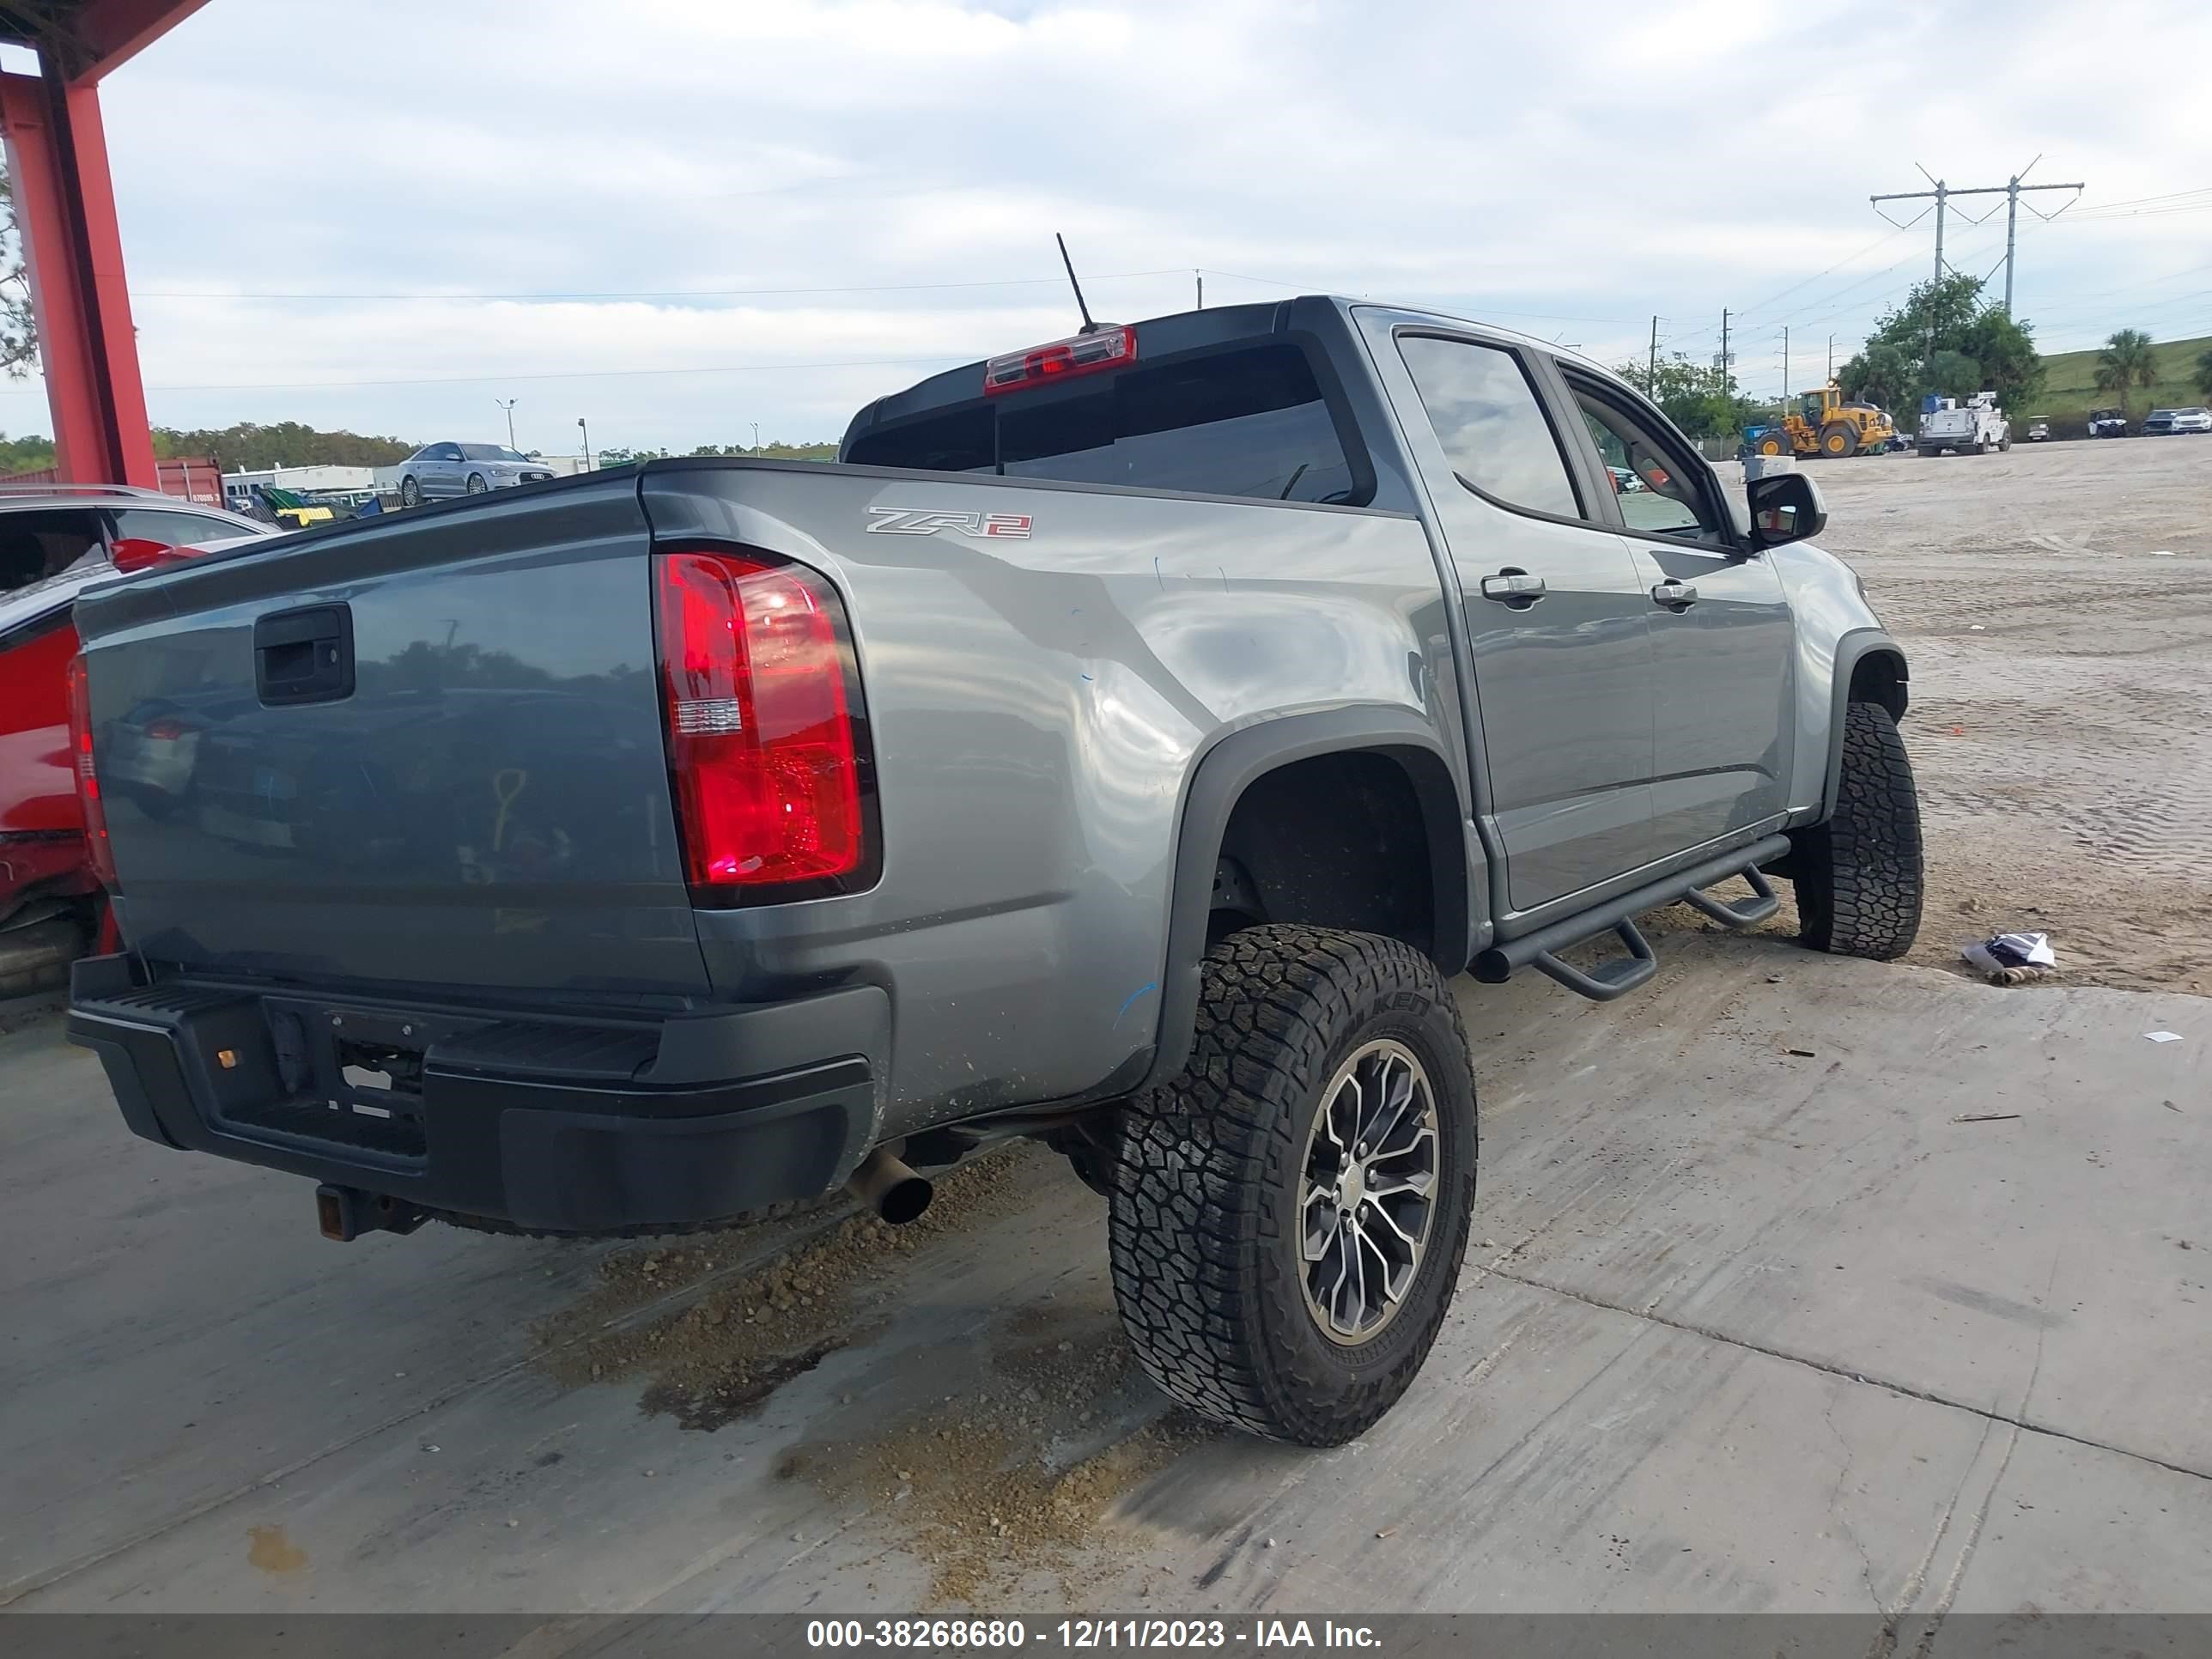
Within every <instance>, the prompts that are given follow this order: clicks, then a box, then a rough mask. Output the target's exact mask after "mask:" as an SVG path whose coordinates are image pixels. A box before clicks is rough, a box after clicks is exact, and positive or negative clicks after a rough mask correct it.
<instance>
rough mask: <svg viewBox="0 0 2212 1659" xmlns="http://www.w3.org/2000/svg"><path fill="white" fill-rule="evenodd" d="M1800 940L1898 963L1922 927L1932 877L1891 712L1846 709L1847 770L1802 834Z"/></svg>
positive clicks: (1795, 863)
mask: <svg viewBox="0 0 2212 1659" xmlns="http://www.w3.org/2000/svg"><path fill="white" fill-rule="evenodd" d="M1790 840H1791V841H1792V842H1794V843H1795V846H1794V848H1792V855H1791V860H1790V865H1791V868H1792V869H1793V870H1794V872H1796V873H1795V875H1794V877H1793V880H1794V883H1795V884H1796V890H1797V920H1798V927H1799V930H1800V931H1799V938H1800V939H1801V940H1802V942H1803V943H1804V944H1806V945H1809V946H1810V947H1811V948H1812V949H1814V950H1815V951H1827V952H1829V953H1830V954H1831V955H1833V956H1839V957H1871V958H1873V959H1874V960H1875V961H1876V962H1892V961H1894V960H1895V959H1896V958H1898V957H1901V956H1903V955H1904V954H1905V952H1906V951H1909V950H1911V948H1912V941H1913V939H1914V937H1915V936H1916V935H1917V933H1919V932H1920V906H1921V901H1922V898H1923V896H1924V894H1925V891H1926V884H1927V874H1926V871H1925V870H1924V868H1923V865H1922V860H1921V849H1920V796H1919V792H1918V791H1917V789H1916V788H1915V787H1914V786H1913V781H1912V759H1911V756H1909V755H1907V754H1906V753H1905V739H1904V738H1902V737H1901V736H1899V733H1898V730H1897V722H1896V721H1895V720H1893V719H1892V718H1891V717H1890V713H1889V710H1887V708H1883V707H1882V706H1881V704H1880V703H1876V702H1852V703H1846V704H1845V705H1844V756H1843V771H1842V775H1841V776H1839V777H1838V780H1837V782H1836V802H1835V808H1834V810H1833V811H1831V812H1830V813H1829V815H1828V819H1827V822H1826V823H1816V824H1813V825H1811V826H1809V827H1808V828H1806V829H1800V830H1797V831H1796V832H1795V833H1794V834H1793V835H1792V836H1790Z"/></svg>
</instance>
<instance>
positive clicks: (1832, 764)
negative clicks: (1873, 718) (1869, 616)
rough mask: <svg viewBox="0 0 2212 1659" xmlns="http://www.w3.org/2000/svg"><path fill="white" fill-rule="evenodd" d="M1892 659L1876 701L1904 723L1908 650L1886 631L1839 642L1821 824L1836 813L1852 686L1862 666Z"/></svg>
mask: <svg viewBox="0 0 2212 1659" xmlns="http://www.w3.org/2000/svg"><path fill="white" fill-rule="evenodd" d="M1876 657H1885V658H1887V659H1890V664H1889V665H1888V666H1887V672H1886V673H1885V674H1884V675H1883V677H1882V684H1883V688H1884V692H1885V695H1883V696H1880V697H1877V698H1875V699H1874V701H1875V702H1880V703H1881V705H1882V706H1883V707H1884V708H1887V709H1888V710H1889V713H1890V716H1891V718H1892V719H1893V720H1903V719H1904V718H1905V687H1906V685H1907V684H1908V681H1909V678H1910V676H1909V675H1908V673H1907V671H1906V666H1905V647H1902V646H1900V645H1899V644H1898V642H1897V641H1895V640H1894V639H1893V638H1892V637H1891V636H1890V635H1889V632H1888V630H1887V629H1881V628H1855V629H1851V630H1850V632H1849V633H1848V634H1845V635H1844V636H1843V637H1842V638H1840V639H1838V641H1836V664H1835V668H1834V670H1833V671H1832V673H1831V674H1830V675H1829V682H1828V769H1827V771H1826V775H1825V777H1824V781H1822V783H1821V785H1820V820H1819V821H1820V823H1826V822H1827V821H1828V815H1829V814H1830V813H1832V812H1833V811H1835V810H1836V789H1837V786H1838V784H1839V783H1840V782H1841V781H1842V778H1843V775H1844V706H1845V705H1846V704H1848V703H1849V702H1850V700H1851V682H1852V681H1853V680H1854V679H1856V678H1857V676H1858V671H1859V667H1860V665H1861V664H1863V663H1864V662H1866V661H1867V660H1868V659H1869V658H1876Z"/></svg>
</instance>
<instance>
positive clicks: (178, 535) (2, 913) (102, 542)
mask: <svg viewBox="0 0 2212 1659" xmlns="http://www.w3.org/2000/svg"><path fill="white" fill-rule="evenodd" d="M273 533H274V532H272V531H271V530H270V528H269V527H268V526H265V525H259V524H256V523H255V522H254V521H253V520H251V519H247V518H243V517H241V516H240V515H239V514H237V513H229V512H226V511H224V510H223V509H222V508H220V507H201V506H197V505H195V504H193V503H191V502H189V501H179V500H177V499H176V498H175V497H173V496H170V495H163V494H161V492H160V491H158V490H153V489H125V488H122V487H120V486H107V485H70V484H4V485H0V927H4V926H6V925H7V924H8V922H9V919H10V918H11V917H18V916H20V915H22V914H23V913H24V912H25V910H26V908H27V907H29V906H32V905H40V906H46V905H54V906H58V907H59V908H62V909H64V911H68V912H73V913H79V919H80V920H88V919H89V911H90V909H91V908H92V905H93V902H94V897H95V896H96V895H97V894H98V892H99V890H100V886H99V883H98V882H97V881H96V880H95V879H94V874H93V870H92V866H91V862H90V860H89V856H88V851H87V848H86V846H85V840H84V815H83V812H82V808H81V807H80V806H79V805H78V802H77V795H76V786H75V783H74V781H73V780H74V772H73V769H72V766H71V763H70V748H69V729H68V728H69V709H68V700H67V687H66V678H65V677H66V670H67V668H68V666H69V663H70V659H71V658H72V657H74V656H75V655H76V651H77V637H76V629H75V628H74V627H73V626H72V618H73V616H74V611H75V606H76V600H77V598H78V596H79V595H80V594H81V593H82V592H84V591H85V590H86V589H87V588H88V587H89V586H92V585H93V584H94V583H95V582H102V581H107V580H112V579H113V578H114V577H116V576H117V575H118V574H132V571H131V567H132V566H133V560H132V559H131V557H130V554H131V552H134V551H135V552H138V553H140V554H141V555H142V559H143V561H146V562H150V560H151V559H152V558H154V557H156V556H158V550H160V549H164V548H174V547H177V546H179V545H193V546H201V547H205V546H214V545H222V544H228V543H231V542H234V541H239V540H241V539H254V538H262V537H265V536H269V535H271V534H273ZM118 554H120V556H121V564H122V566H123V567H124V568H120V569H118ZM142 568H143V565H142Z"/></svg>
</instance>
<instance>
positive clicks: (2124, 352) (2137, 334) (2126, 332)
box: [2096, 328, 2158, 415]
mask: <svg viewBox="0 0 2212 1659" xmlns="http://www.w3.org/2000/svg"><path fill="white" fill-rule="evenodd" d="M2096 379H2097V390H2098V391H2100V392H2112V393H2113V394H2114V395H2116V396H2117V397H2118V398H2119V400H2120V413H2121V414H2123V415H2124V414H2126V413H2127V412H2128V388H2129V387H2130V386H2143V387H2145V388H2148V387H2150V386H2155V385H2156V384H2157V383H2158V356H2157V354H2156V353H2155V352H2154V351H2153V350H2152V349H2151V345H2150V336H2149V335H2148V334H2146V333H2144V332H2143V331H2142V330H2141V329H2139V328H2123V329H2118V330H2116V331H2114V332H2113V334H2112V337H2111V338H2110V339H2108V340H2106V342H2105V349H2103V350H2102V351H2100V352H2099V353H2098V354H2097V376H2096Z"/></svg>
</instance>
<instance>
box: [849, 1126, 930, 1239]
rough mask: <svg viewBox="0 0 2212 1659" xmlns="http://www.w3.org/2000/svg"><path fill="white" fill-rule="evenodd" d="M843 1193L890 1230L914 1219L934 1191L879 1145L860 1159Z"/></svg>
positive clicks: (925, 1207)
mask: <svg viewBox="0 0 2212 1659" xmlns="http://www.w3.org/2000/svg"><path fill="white" fill-rule="evenodd" d="M845 1190H846V1191H847V1192H848V1193H850V1194H852V1195H853V1196H854V1197H855V1198H857V1199H859V1200H860V1202H861V1203H863V1204H865V1205H866V1206H868V1207H869V1208H870V1209H872V1210H873V1211H874V1212H876V1213H877V1214H878V1215H879V1216H881V1217H882V1218H884V1220H885V1221H888V1222H890V1225H892V1226H894V1227H903V1226H905V1225H906V1224H907V1223H908V1222H909V1221H912V1220H915V1219H916V1218H918V1217H919V1216H920V1215H921V1212H923V1211H924V1210H926V1209H927V1208H928V1207H929V1200H931V1199H932V1198H933V1197H934V1196H935V1195H936V1192H937V1189H936V1188H934V1187H933V1186H931V1185H930V1184H929V1182H927V1181H926V1180H925V1179H923V1178H922V1177H921V1176H918V1175H916V1174H915V1172H914V1171H913V1170H909V1169H908V1168H907V1166H906V1165H905V1164H902V1163H901V1162H900V1161H899V1160H898V1159H897V1158H894V1157H892V1156H891V1154H890V1152H886V1151H884V1148H882V1147H881V1146H878V1147H877V1148H876V1150H875V1151H874V1152H870V1153H869V1154H868V1155H867V1156H866V1158H862V1159H861V1160H860V1168H859V1169H857V1170H854V1171H853V1178H852V1179H851V1180H850V1181H848V1182H846V1183H845Z"/></svg>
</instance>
